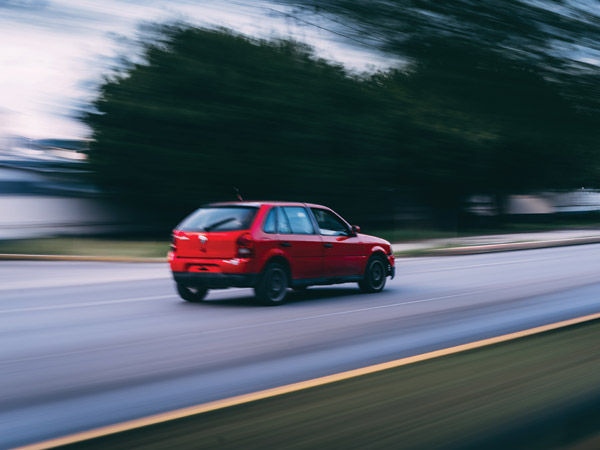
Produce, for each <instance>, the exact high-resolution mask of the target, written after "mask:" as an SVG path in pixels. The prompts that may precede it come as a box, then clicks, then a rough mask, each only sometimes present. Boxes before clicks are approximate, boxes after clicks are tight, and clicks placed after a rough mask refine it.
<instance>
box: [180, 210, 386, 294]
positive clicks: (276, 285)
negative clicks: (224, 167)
mask: <svg viewBox="0 0 600 450" xmlns="http://www.w3.org/2000/svg"><path fill="white" fill-rule="evenodd" d="M359 231H360V229H359V228H358V227H357V226H351V225H349V224H348V223H347V222H346V221H345V220H344V219H342V218H341V217H340V216H338V215H337V214H336V213H335V212H333V211H332V210H331V209H329V208H326V207H325V206H320V205H313V204H309V203H291V202H232V203H213V204H210V205H206V206H203V207H201V208H200V209H198V210H197V211H195V212H194V213H193V214H191V215H190V216H189V217H187V218H186V219H185V220H184V221H183V222H181V224H179V225H178V226H177V228H175V230H174V231H173V243H172V245H171V251H170V252H169V263H170V265H171V270H172V271H173V277H174V278H175V282H176V283H177V291H178V292H179V295H180V296H181V297H182V298H183V299H184V300H187V301H190V302H198V301H202V300H203V299H204V297H205V296H206V293H207V292H208V290H209V289H222V288H228V287H253V288H254V291H255V294H256V297H257V299H258V300H259V301H260V302H261V303H263V304H266V305H276V304H279V303H281V302H283V300H284V298H285V296H286V293H287V290H288V288H290V287H291V288H293V289H303V288H306V287H307V286H311V285H325V284H336V283H346V282H350V281H355V282H358V285H359V286H360V288H361V289H362V290H363V291H366V292H379V291H381V290H382V289H383V288H384V286H385V282H386V277H388V276H391V277H392V278H393V277H394V271H395V268H394V255H393V253H392V247H391V245H390V243H389V242H387V241H385V240H383V239H379V238H376V237H373V236H368V235H366V234H359Z"/></svg>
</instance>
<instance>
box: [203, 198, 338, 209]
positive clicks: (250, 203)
mask: <svg viewBox="0 0 600 450" xmlns="http://www.w3.org/2000/svg"><path fill="white" fill-rule="evenodd" d="M263 205H268V206H307V207H309V208H327V207H326V206H322V205H317V204H314V203H300V202H285V201H280V200H274V201H270V200H260V201H243V202H239V201H238V202H217V203H209V204H207V205H204V206H250V207H254V208H260V207H261V206H263Z"/></svg>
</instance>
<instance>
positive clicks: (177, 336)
mask: <svg viewBox="0 0 600 450" xmlns="http://www.w3.org/2000/svg"><path fill="white" fill-rule="evenodd" d="M501 289H505V288H495V289H488V290H480V291H471V292H463V293H462V294H453V295H444V296H441V297H431V298H425V299H421V300H412V301H409V302H400V303H392V304H388V305H380V306H371V307H368V308H359V309H352V310H344V311H338V312H333V313H326V314H316V315H312V316H304V317H296V318H293V319H283V320H275V321H271V322H261V323H256V324H251V325H244V326H239V327H230V328H219V329H215V330H203V331H196V332H193V333H183V334H174V335H170V336H161V337H156V338H150V339H144V340H142V341H138V342H129V343H123V344H115V345H107V346H104V347H96V348H93V349H82V350H73V351H70V352H61V353H54V354H46V355H40V356H33V357H30V358H19V359H13V360H3V361H0V366H4V365H7V364H14V363H20V362H25V361H36V360H40V359H51V358H56V357H61V356H70V355H75V354H81V353H91V352H98V351H105V350H114V349H118V348H125V347H133V346H136V345H145V344H146V345H147V344H155V343H159V342H167V341H170V340H174V339H176V340H180V339H182V338H185V337H190V336H202V335H209V334H217V333H228V332H231V331H237V330H245V329H251V328H260V327H265V326H270V325H280V324H285V323H291V322H300V321H303V320H314V319H320V318H324V317H332V316H339V315H345V314H354V313H358V312H364V311H374V310H377V309H384V308H393V307H397V306H403V305H411V304H415V303H425V302H433V301H436V300H445V299H449V298H456V297H463V296H466V295H474V294H481V293H485V292H491V291H498V290H501Z"/></svg>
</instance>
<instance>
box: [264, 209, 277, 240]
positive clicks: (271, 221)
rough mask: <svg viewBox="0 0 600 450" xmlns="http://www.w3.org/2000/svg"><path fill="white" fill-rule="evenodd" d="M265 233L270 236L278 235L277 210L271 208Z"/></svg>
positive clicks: (266, 221)
mask: <svg viewBox="0 0 600 450" xmlns="http://www.w3.org/2000/svg"><path fill="white" fill-rule="evenodd" d="M263 231H264V232H265V233H270V234H275V233H277V208H271V211H269V215H268V216H267V220H265V225H264V227H263Z"/></svg>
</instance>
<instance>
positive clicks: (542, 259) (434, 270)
mask: <svg viewBox="0 0 600 450" xmlns="http://www.w3.org/2000/svg"><path fill="white" fill-rule="evenodd" d="M562 258H564V256H554V257H549V258H532V259H517V260H513V261H502V262H495V263H485V264H473V265H470V266H450V267H441V268H439V269H429V270H417V271H415V272H401V273H400V274H399V275H413V274H418V273H429V272H442V271H446V270H460V269H473V268H476V267H488V266H502V265H506V264H516V263H527V262H536V261H547V260H550V259H562Z"/></svg>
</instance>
